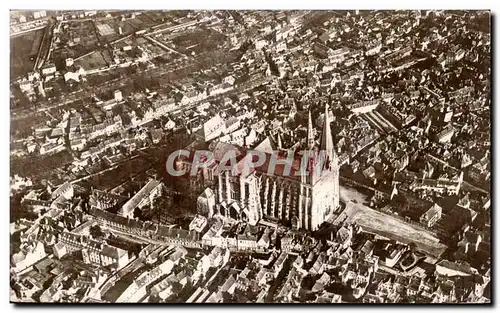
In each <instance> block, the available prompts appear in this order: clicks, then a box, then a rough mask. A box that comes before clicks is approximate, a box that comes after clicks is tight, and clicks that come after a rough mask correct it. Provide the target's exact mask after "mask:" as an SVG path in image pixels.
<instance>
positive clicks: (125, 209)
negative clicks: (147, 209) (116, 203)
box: [119, 179, 163, 218]
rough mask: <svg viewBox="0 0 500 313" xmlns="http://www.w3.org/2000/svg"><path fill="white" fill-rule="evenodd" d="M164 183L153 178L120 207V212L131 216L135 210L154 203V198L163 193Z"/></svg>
mask: <svg viewBox="0 0 500 313" xmlns="http://www.w3.org/2000/svg"><path fill="white" fill-rule="evenodd" d="M162 189H163V183H161V182H159V181H157V180H155V179H151V180H149V182H148V183H147V184H146V185H145V186H144V187H142V189H141V190H139V192H137V193H136V194H135V195H134V196H133V197H132V198H130V200H129V201H127V202H126V203H125V204H124V205H123V206H122V207H121V209H120V212H119V214H120V215H122V216H126V217H129V218H133V217H134V210H135V209H136V208H142V207H144V206H146V205H152V203H153V200H154V199H155V198H157V197H158V196H160V195H161V191H162Z"/></svg>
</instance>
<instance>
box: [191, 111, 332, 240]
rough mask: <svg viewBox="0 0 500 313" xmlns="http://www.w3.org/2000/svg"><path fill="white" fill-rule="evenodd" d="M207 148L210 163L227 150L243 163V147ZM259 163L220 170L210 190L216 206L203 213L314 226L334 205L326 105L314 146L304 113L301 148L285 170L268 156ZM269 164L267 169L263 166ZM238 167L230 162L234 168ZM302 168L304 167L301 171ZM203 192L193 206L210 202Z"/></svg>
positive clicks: (216, 145)
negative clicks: (304, 144)
mask: <svg viewBox="0 0 500 313" xmlns="http://www.w3.org/2000/svg"><path fill="white" fill-rule="evenodd" d="M210 150H211V151H212V152H213V154H214V159H215V161H216V162H220V161H221V160H223V158H224V155H225V154H226V153H228V152H232V153H235V154H236V156H237V158H238V160H240V161H239V162H243V161H242V160H243V158H244V155H245V154H246V150H245V148H242V147H236V146H234V145H231V144H227V143H223V142H213V143H212V144H211V145H210ZM266 155H267V159H266V161H265V162H264V164H263V165H261V166H258V167H256V168H255V169H254V170H253V171H249V172H241V171H239V172H238V171H237V170H234V168H233V170H220V171H216V172H217V174H216V175H217V187H216V190H214V192H213V193H208V194H210V196H211V197H212V198H216V203H217V204H216V205H210V206H208V207H207V208H206V209H205V211H206V212H207V214H208V215H209V216H213V215H216V214H220V215H222V216H227V217H231V218H234V219H237V220H244V221H247V222H248V223H250V224H253V225H255V224H256V223H257V222H258V221H259V220H260V219H261V218H263V217H267V218H271V219H274V220H279V221H281V222H284V223H288V224H291V225H292V226H293V227H296V228H303V229H307V230H310V231H315V230H317V229H318V228H319V227H320V226H321V224H323V222H325V221H327V220H328V219H329V218H330V217H332V216H333V214H334V213H336V211H337V210H338V209H339V160H338V156H337V153H336V151H335V148H334V144H333V138H332V134H331V130H330V118H329V114H328V105H327V106H326V107H325V116H324V123H323V129H322V133H321V138H320V142H319V146H318V145H317V144H316V141H315V139H314V133H313V124H312V119H311V113H310V112H309V121H308V131H307V148H306V149H305V151H301V152H300V153H295V154H294V159H293V164H292V165H291V168H289V169H290V171H289V172H287V171H286V170H284V167H285V166H286V165H285V164H282V163H280V164H271V163H272V157H271V154H270V153H268V152H266ZM270 166H272V167H273V170H269V167H270ZM237 167H238V165H237V166H236V168H237ZM304 168H307V170H305V171H304ZM206 194H207V192H205V193H203V194H202V195H201V196H200V198H199V199H198V205H199V206H200V205H202V206H204V205H206V204H207V203H214V202H215V201H214V199H208V196H207V195H206Z"/></svg>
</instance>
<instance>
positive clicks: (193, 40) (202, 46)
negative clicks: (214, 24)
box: [172, 28, 226, 54]
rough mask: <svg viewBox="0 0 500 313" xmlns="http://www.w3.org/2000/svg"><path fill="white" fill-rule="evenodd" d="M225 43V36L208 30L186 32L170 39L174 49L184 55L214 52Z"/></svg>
mask: <svg viewBox="0 0 500 313" xmlns="http://www.w3.org/2000/svg"><path fill="white" fill-rule="evenodd" d="M225 41H226V36H225V35H223V34H221V33H219V32H217V31H215V30H213V29H210V28H206V29H200V30H195V31H190V32H186V33H183V34H181V35H179V36H176V37H175V38H173V39H172V42H173V43H174V44H175V45H176V49H177V50H179V51H180V52H182V53H185V54H189V53H191V52H193V51H194V52H195V53H196V54H199V53H202V52H206V51H212V50H216V49H217V48H218V47H219V46H220V45H222V44H223V43H224V42H225Z"/></svg>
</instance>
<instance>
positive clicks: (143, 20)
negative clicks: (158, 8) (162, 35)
mask: <svg viewBox="0 0 500 313" xmlns="http://www.w3.org/2000/svg"><path fill="white" fill-rule="evenodd" d="M126 22H127V23H128V24H130V25H131V26H132V27H134V28H135V29H136V30H141V29H144V28H148V27H152V26H154V25H156V24H157V23H156V22H155V21H154V20H152V19H150V18H149V17H148V16H147V15H145V14H140V15H137V16H136V17H135V18H132V19H128V20H126Z"/></svg>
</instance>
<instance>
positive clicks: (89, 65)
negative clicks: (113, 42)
mask: <svg viewBox="0 0 500 313" xmlns="http://www.w3.org/2000/svg"><path fill="white" fill-rule="evenodd" d="M110 61H111V54H110V53H109V51H103V52H101V51H95V52H92V53H90V54H88V55H85V56H84V57H82V58H80V59H78V60H76V61H75V64H76V65H80V66H81V67H82V68H83V69H84V70H86V71H88V70H93V69H98V68H101V67H106V66H107V65H108V62H110Z"/></svg>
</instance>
